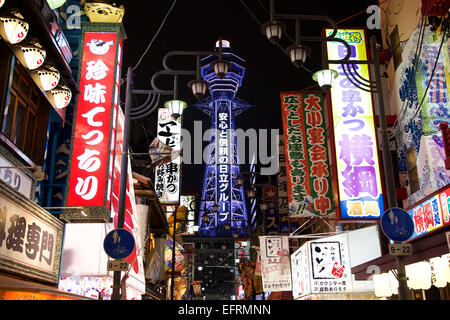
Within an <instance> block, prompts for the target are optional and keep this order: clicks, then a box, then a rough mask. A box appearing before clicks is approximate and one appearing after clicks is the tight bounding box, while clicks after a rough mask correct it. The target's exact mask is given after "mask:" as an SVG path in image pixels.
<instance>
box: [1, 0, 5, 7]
mask: <svg viewBox="0 0 450 320" xmlns="http://www.w3.org/2000/svg"><path fill="white" fill-rule="evenodd" d="M5 2H6V1H5V0H0V8H1V7H3V5H4V4H5Z"/></svg>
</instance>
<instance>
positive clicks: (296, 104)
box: [281, 92, 334, 217]
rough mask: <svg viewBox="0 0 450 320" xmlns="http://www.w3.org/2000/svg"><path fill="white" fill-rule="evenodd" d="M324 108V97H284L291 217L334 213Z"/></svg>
mask: <svg viewBox="0 0 450 320" xmlns="http://www.w3.org/2000/svg"><path fill="white" fill-rule="evenodd" d="M323 104H324V101H323V94H322V93H314V92H311V93H300V92H282V93H281V109H282V117H283V129H284V132H283V133H284V145H285V154H286V172H287V186H288V200H289V215H290V216H291V217H309V216H327V215H331V214H332V213H333V212H334V201H333V192H332V181H331V169H330V165H329V161H328V148H327V140H326V135H325V111H324V106H323Z"/></svg>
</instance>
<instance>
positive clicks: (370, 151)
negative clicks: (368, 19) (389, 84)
mask: <svg viewBox="0 0 450 320" xmlns="http://www.w3.org/2000/svg"><path fill="white" fill-rule="evenodd" d="M331 32H332V30H331V29H326V35H327V36H328V35H329V34H330V33H331ZM336 37H337V38H340V39H342V40H345V41H346V42H347V43H348V44H349V45H350V47H351V50H352V52H351V58H350V60H367V52H366V41H365V33H364V30H363V29H360V30H358V29H351V30H338V32H337V34H336ZM327 53H328V59H330V60H339V59H342V58H344V57H345V55H346V54H347V49H346V47H345V46H344V45H343V44H341V43H339V42H327ZM329 68H330V69H333V70H335V71H336V72H338V74H339V76H338V77H337V79H336V80H335V84H334V85H333V87H332V89H331V102H332V117H333V128H334V144H335V150H336V158H335V159H334V161H335V163H336V168H337V179H338V185H339V199H340V218H341V219H378V218H380V217H381V215H382V214H383V212H384V206H383V194H382V192H383V191H382V189H381V188H382V187H381V179H380V169H379V159H378V152H377V149H378V148H377V140H376V131H375V124H374V119H373V103H372V95H371V93H370V92H367V91H364V90H361V89H359V88H357V87H356V86H354V85H353V84H352V83H351V82H350V81H349V80H348V78H347V77H346V75H345V73H344V70H343V69H342V68H343V67H342V65H336V64H332V65H330V66H329ZM355 68H356V71H357V72H358V74H359V75H360V76H361V77H363V78H364V79H368V80H369V79H370V75H369V67H368V65H367V64H359V65H355ZM347 73H348V72H347Z"/></svg>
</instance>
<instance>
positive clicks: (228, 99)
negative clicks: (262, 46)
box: [196, 40, 251, 238]
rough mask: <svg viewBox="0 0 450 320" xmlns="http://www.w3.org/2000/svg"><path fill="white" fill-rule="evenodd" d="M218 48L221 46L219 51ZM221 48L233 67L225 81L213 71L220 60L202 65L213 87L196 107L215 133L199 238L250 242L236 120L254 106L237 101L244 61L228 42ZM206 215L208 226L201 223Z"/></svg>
mask: <svg viewBox="0 0 450 320" xmlns="http://www.w3.org/2000/svg"><path fill="white" fill-rule="evenodd" d="M218 45H219V42H217V44H216V48H217V47H218ZM222 47H223V52H222V58H223V59H224V60H227V61H229V62H230V63H231V65H232V67H231V69H230V71H228V73H227V74H226V76H225V77H224V78H223V79H220V78H219V77H218V76H217V75H216V74H215V73H214V70H213V69H211V67H210V63H211V61H213V60H215V59H217V57H216V56H213V55H211V56H208V57H206V58H204V59H203V60H202V62H201V65H202V68H201V74H202V77H203V79H205V80H206V81H208V82H209V84H210V87H209V90H210V93H211V97H209V98H206V99H204V100H202V101H200V102H199V103H198V104H196V107H197V108H199V109H200V110H202V111H203V112H205V113H206V114H208V115H209V116H210V117H211V118H212V120H211V129H213V130H211V132H212V134H211V137H210V140H209V141H210V143H209V146H208V159H207V163H206V165H205V177H204V182H203V192H202V200H203V201H202V202H201V210H200V214H199V226H200V228H199V236H203V237H232V236H233V234H234V233H235V232H237V234H238V235H239V238H247V237H248V236H249V231H248V219H247V208H246V205H245V196H244V188H243V186H237V185H236V178H237V177H238V176H239V155H238V149H237V139H236V134H235V131H234V130H235V124H234V118H235V117H236V116H237V115H239V114H240V113H242V112H243V111H245V110H246V109H248V108H249V107H251V106H250V105H249V104H247V103H246V102H244V101H242V100H240V99H238V98H237V97H236V92H237V90H238V88H239V87H240V86H241V84H242V79H243V78H244V73H245V68H244V66H243V65H244V63H245V61H244V60H243V59H241V58H240V57H238V56H237V55H235V54H233V53H232V51H231V48H230V45H229V42H228V41H225V40H222ZM217 49H218V48H217ZM215 203H216V204H217V205H218V206H219V209H218V211H217V212H214V211H213V210H212V208H211V207H212V206H213V205H214V204H215ZM205 214H206V215H207V216H208V222H204V221H203V219H202V218H203V215H205Z"/></svg>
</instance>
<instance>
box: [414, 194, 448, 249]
mask: <svg viewBox="0 0 450 320" xmlns="http://www.w3.org/2000/svg"><path fill="white" fill-rule="evenodd" d="M449 212H450V187H448V188H447V189H445V190H444V191H442V192H440V193H438V194H436V195H434V196H433V197H431V198H430V199H428V200H426V201H424V202H422V203H421V204H419V205H417V206H415V207H413V208H411V209H410V210H408V213H409V215H410V216H411V217H412V218H413V221H414V233H413V235H412V236H411V238H409V239H408V240H412V239H414V238H417V237H419V236H422V235H424V234H427V233H429V232H432V231H434V230H436V229H439V228H441V227H443V226H447V225H449V224H450V218H449Z"/></svg>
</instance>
